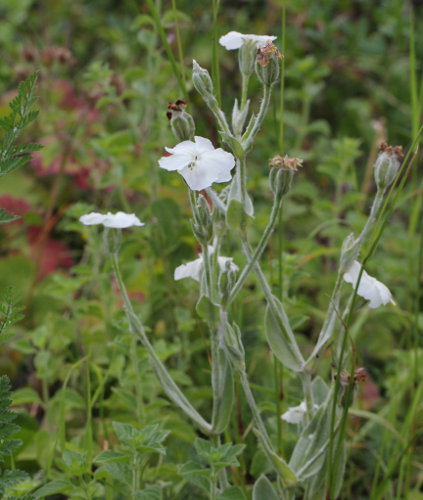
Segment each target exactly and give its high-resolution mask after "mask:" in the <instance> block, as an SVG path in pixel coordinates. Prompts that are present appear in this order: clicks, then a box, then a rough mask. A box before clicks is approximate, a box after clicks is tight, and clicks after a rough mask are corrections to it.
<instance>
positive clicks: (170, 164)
mask: <svg viewBox="0 0 423 500" xmlns="http://www.w3.org/2000/svg"><path fill="white" fill-rule="evenodd" d="M190 163H191V157H190V156H188V155H182V154H173V155H171V156H162V157H161V158H160V160H159V166H160V168H164V169H165V170H168V171H169V172H171V171H172V170H182V169H183V168H185V167H186V166H188V165H189V164H190Z"/></svg>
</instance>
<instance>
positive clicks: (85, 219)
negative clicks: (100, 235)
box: [79, 212, 106, 226]
mask: <svg viewBox="0 0 423 500" xmlns="http://www.w3.org/2000/svg"><path fill="white" fill-rule="evenodd" d="M105 217H106V216H105V215H104V214H99V213H98V212H91V213H89V214H85V215H82V216H81V217H80V218H79V221H80V222H82V224H85V225H86V226H95V225H97V224H103V221H104V218H105Z"/></svg>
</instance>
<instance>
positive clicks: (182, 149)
mask: <svg viewBox="0 0 423 500" xmlns="http://www.w3.org/2000/svg"><path fill="white" fill-rule="evenodd" d="M165 149H166V151H167V152H168V153H173V154H178V155H195V154H196V152H197V150H198V146H197V145H196V144H195V142H193V141H182V142H180V143H179V144H177V145H176V146H175V147H174V148H165Z"/></svg>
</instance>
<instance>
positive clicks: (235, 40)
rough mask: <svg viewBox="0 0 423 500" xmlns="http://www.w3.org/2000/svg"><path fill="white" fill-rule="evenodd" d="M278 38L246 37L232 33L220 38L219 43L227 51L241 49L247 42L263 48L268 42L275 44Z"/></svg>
mask: <svg viewBox="0 0 423 500" xmlns="http://www.w3.org/2000/svg"><path fill="white" fill-rule="evenodd" d="M276 38H277V37H276V36H269V35H244V34H243V33H239V32H238V31H230V32H229V33H226V35H223V36H221V37H220V38H219V43H220V45H222V46H223V47H225V49H227V50H236V49H239V48H240V47H241V46H242V44H243V43H244V41H245V40H252V41H253V42H256V46H257V48H258V47H262V46H264V45H266V43H267V42H273V40H276Z"/></svg>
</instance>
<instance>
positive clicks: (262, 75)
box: [256, 42, 282, 87]
mask: <svg viewBox="0 0 423 500" xmlns="http://www.w3.org/2000/svg"><path fill="white" fill-rule="evenodd" d="M281 58H282V54H281V53H280V52H279V50H278V49H277V47H275V45H273V43H272V42H267V43H266V45H265V46H264V47H259V49H258V50H257V57H256V75H257V78H258V79H259V80H260V81H261V83H262V84H263V85H266V86H267V87H271V86H272V85H274V84H275V83H276V82H277V81H278V80H279V72H280V69H279V59H281Z"/></svg>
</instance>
